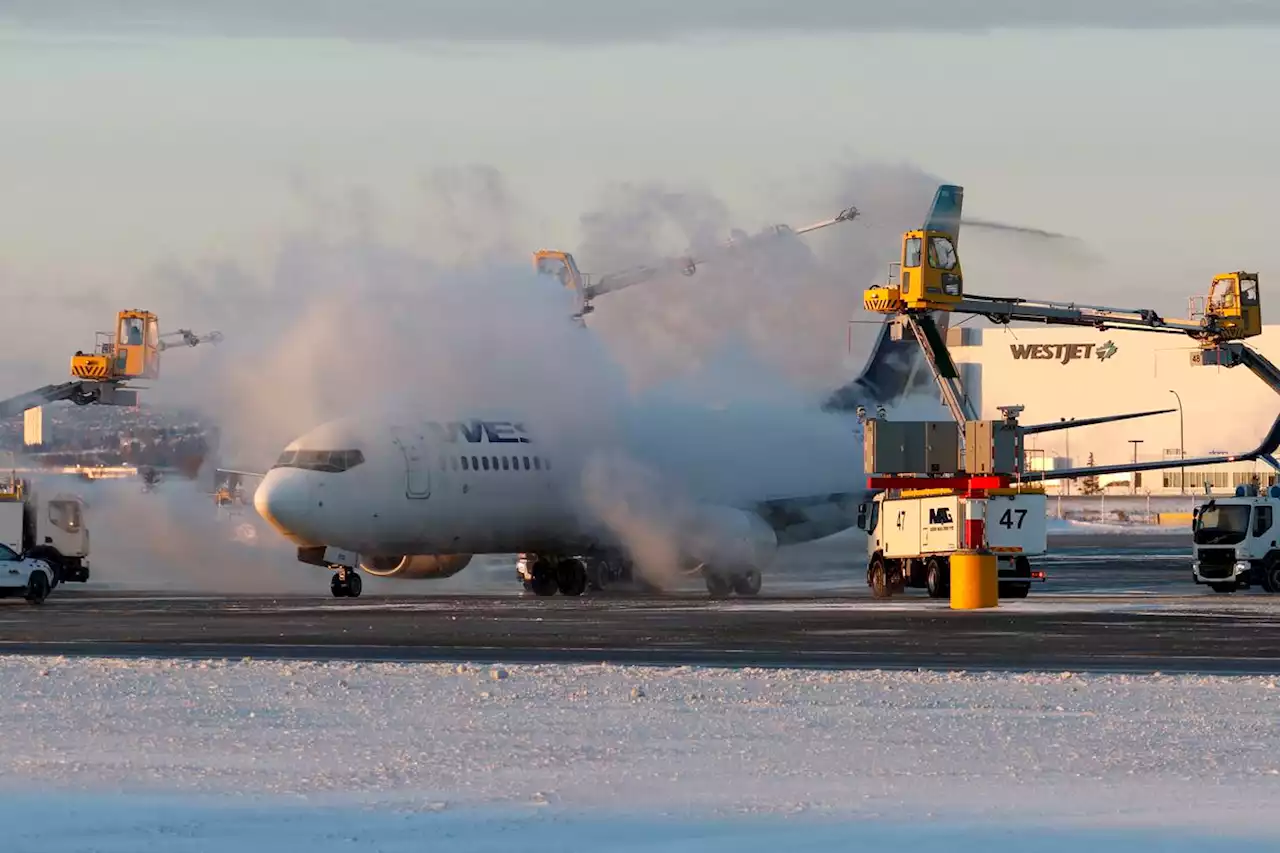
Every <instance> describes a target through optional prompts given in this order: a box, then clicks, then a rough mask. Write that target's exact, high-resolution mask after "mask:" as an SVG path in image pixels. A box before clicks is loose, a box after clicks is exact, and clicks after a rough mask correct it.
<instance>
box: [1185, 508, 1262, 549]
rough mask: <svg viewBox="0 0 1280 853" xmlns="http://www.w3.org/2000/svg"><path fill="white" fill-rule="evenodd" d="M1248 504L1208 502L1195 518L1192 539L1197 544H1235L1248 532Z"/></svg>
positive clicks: (1241, 540) (1242, 539)
mask: <svg viewBox="0 0 1280 853" xmlns="http://www.w3.org/2000/svg"><path fill="white" fill-rule="evenodd" d="M1249 510H1250V507H1249V505H1248V504H1226V505H1225V506H1224V505H1222V504H1210V505H1209V506H1208V507H1206V508H1205V509H1203V510H1201V512H1200V517H1199V518H1198V519H1196V525H1195V532H1194V534H1193V539H1194V541H1195V543H1196V544H1197V545H1235V544H1237V543H1240V542H1243V541H1244V537H1245V534H1247V533H1248V532H1249Z"/></svg>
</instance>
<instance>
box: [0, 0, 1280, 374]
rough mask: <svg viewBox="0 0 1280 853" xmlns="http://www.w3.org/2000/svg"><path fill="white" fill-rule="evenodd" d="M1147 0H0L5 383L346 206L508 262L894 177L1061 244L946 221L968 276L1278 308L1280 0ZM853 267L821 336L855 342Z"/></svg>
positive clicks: (1006, 285)
mask: <svg viewBox="0 0 1280 853" xmlns="http://www.w3.org/2000/svg"><path fill="white" fill-rule="evenodd" d="M1169 6H1170V4H1167V3H1155V2H1133V3H1125V4H1117V3H1112V2H1106V3H1104V2H1092V0H1079V2H1074V3H1071V4H1048V3H1031V2H1013V0H1006V1H1005V2H998V0H986V2H982V0H979V2H973V3H966V4H956V3H944V2H936V0H913V2H895V3H887V2H886V3H857V2H850V0H843V2H840V0H831V1H830V2H825V0H811V2H798V0H797V2H791V3H768V2H763V0H755V1H754V2H748V1H747V0H743V1H742V2H725V0H708V2H704V3H697V4H690V3H677V2H649V3H643V2H632V3H628V4H599V3H587V2H584V0H550V2H545V3H541V4H536V5H535V4H528V3H520V2H516V0H488V2H479V0H477V1H476V2H469V3H466V4H455V3H449V4H446V3H439V2H409V0H382V2H373V0H369V2H364V3H360V4H318V3H314V4H308V3H301V2H286V0H258V2H253V3H250V2H237V0H226V2H220V3H216V4H215V3H203V2H202V3H183V2H161V0H135V2H133V3H130V4H102V3H96V2H92V3H91V2H79V3H76V2H60V3H59V2H49V0H41V2H36V0H16V2H15V0H5V2H3V3H0V104H2V105H3V106H2V107H0V138H2V139H3V140H4V152H5V156H4V157H3V158H0V187H3V188H4V193H3V197H2V198H3V201H0V288H2V289H3V292H5V293H6V294H9V295H10V296H11V297H13V298H14V301H13V303H12V306H11V308H10V310H8V311H6V314H7V316H8V319H9V320H10V323H11V329H12V331H11V334H10V345H11V346H13V347H14V348H15V349H17V350H18V353H17V354H15V355H14V358H13V359H11V360H10V364H15V363H16V364H21V365H23V370H22V371H19V373H20V374H21V376H22V379H21V380H15V381H17V383H18V384H19V385H21V384H22V383H24V382H26V381H27V379H28V378H29V377H30V376H34V375H35V374H36V373H41V375H43V372H49V373H52V374H53V375H50V376H48V377H47V378H45V379H42V380H41V384H42V383H43V382H44V381H54V380H55V379H57V378H59V377H60V376H61V375H62V373H63V372H64V371H65V360H66V356H67V355H68V354H69V353H68V351H67V350H68V348H69V347H72V342H77V341H82V340H83V344H80V343H76V344H74V345H75V346H80V345H84V344H87V343H88V342H89V341H88V336H89V334H90V331H89V328H90V327H92V328H106V326H107V324H108V323H109V322H110V317H111V315H112V314H113V313H114V311H115V310H116V308H118V307H123V306H121V305H120V304H119V303H120V302H121V301H122V300H124V299H126V298H135V297H136V298H138V299H153V300H155V301H156V302H158V303H161V304H164V305H165V306H166V310H172V311H177V312H180V313H181V312H182V311H183V310H184V308H183V303H182V301H181V299H177V298H175V297H174V293H173V282H174V281H175V279H176V278H180V276H177V275H176V274H175V273H174V271H175V270H184V271H187V272H190V271H192V270H199V271H205V272H207V271H208V270H209V269H213V268H226V267H228V265H229V264H230V265H232V266H234V268H235V269H238V270H242V271H247V272H244V273H243V274H244V275H252V274H257V273H262V272H263V271H269V270H270V269H271V268H272V265H273V264H278V263H279V256H278V254H279V247H280V245H281V243H282V241H284V240H286V239H287V238H288V237H289V236H290V235H296V234H297V233H299V232H305V231H307V230H308V229H317V228H323V227H326V226H327V225H328V224H330V223H331V220H333V219H334V218H344V217H345V220H344V221H345V222H346V223H347V224H346V225H345V226H344V227H356V228H371V229H373V228H376V229H377V230H378V233H379V234H382V235H385V236H386V239H394V240H398V241H400V242H402V243H404V244H406V245H412V246H414V247H415V248H423V249H424V251H425V250H426V248H425V247H429V248H430V251H431V252H433V253H435V254H436V255H448V254H449V253H450V252H453V253H458V252H462V251H464V249H465V250H467V251H488V250H490V249H494V248H495V247H496V248H498V249H501V251H503V252H507V253H512V252H515V253H526V254H524V255H523V259H527V252H529V251H532V250H533V249H535V248H542V247H551V246H557V247H563V248H568V249H571V250H572V249H574V248H576V247H578V246H580V245H582V244H583V242H584V241H585V240H587V238H588V237H589V236H590V228H589V223H587V222H586V221H585V220H584V218H583V217H584V214H586V213H588V212H591V211H597V212H598V211H600V210H602V209H607V208H608V206H609V204H610V203H611V202H610V199H611V198H616V197H617V192H618V187H619V186H624V187H625V186H628V185H630V186H632V187H633V188H634V187H636V186H642V187H643V186H654V185H660V186H662V187H665V188H666V190H667V191H669V192H670V193H674V194H685V195H686V196H689V197H696V198H698V199H701V200H702V203H703V204H704V205H710V206H713V207H714V206H718V209H722V211H723V213H722V214H718V218H717V220H716V221H717V223H720V222H721V220H727V221H730V222H731V223H732V224H734V225H735V226H739V227H743V228H745V229H746V230H749V231H754V230H756V229H758V228H760V227H763V226H765V225H768V224H772V223H774V222H788V223H791V224H794V225H799V224H805V223H808V222H812V221H815V220H818V219H822V218H825V217H827V216H830V215H833V214H834V213H835V212H836V211H837V210H839V209H840V208H842V207H844V206H847V205H849V204H854V205H859V206H860V207H861V208H862V211H863V218H864V221H866V220H870V221H872V222H873V223H874V219H875V217H876V215H877V211H876V210H875V209H871V208H868V207H867V206H866V204H867V199H864V198H859V197H858V196H859V189H860V187H863V186H865V185H866V181H865V180H863V181H862V183H859V180H853V179H850V177H849V176H850V175H851V174H852V175H855V176H856V175H862V176H864V178H865V176H866V175H868V174H871V173H874V172H876V171H877V170H880V172H882V173H884V174H899V173H901V174H907V173H911V174H913V175H915V176H916V178H917V179H918V180H917V182H918V181H919V180H925V179H927V181H937V180H947V181H953V182H957V183H961V184H963V185H964V186H965V187H966V211H967V212H968V213H969V214H970V215H972V216H974V217H980V218H984V219H991V220H997V221H1001V222H1009V223H1015V224H1018V225H1024V226H1029V227H1035V228H1043V229H1047V230H1051V231H1054V232H1060V233H1063V234H1067V235H1070V236H1071V237H1072V238H1074V239H1073V240H1072V241H1069V242H1070V245H1069V246H1067V247H1065V248H1064V247H1062V246H1056V247H1055V245H1053V244H1051V243H1045V242H1041V243H1036V242H1035V241H1033V240H1029V241H1024V242H1020V241H1018V240H1014V239H1012V238H1009V237H1008V236H1000V235H993V234H982V233H980V232H977V231H974V232H972V236H968V235H966V237H965V238H964V245H963V248H962V255H963V257H964V261H965V269H966V273H967V275H968V282H969V284H968V288H969V289H970V290H971V291H972V292H981V293H1000V294H1007V295H1014V294H1016V295H1023V296H1035V297H1040V298H1060V299H1065V298H1074V299H1081V300H1083V299H1089V300H1092V301H1096V302H1102V303H1103V304H1109V305H1117V306H1129V305H1132V304H1135V302H1136V304H1137V305H1144V306H1145V305H1151V306H1152V307H1156V308H1158V309H1160V310H1164V311H1169V312H1173V313H1179V314H1181V313H1182V312H1183V311H1184V310H1185V305H1186V297H1187V296H1189V295H1193V294H1198V293H1201V292H1202V291H1204V290H1205V289H1206V287H1207V284H1208V280H1209V278H1210V277H1211V276H1212V274H1213V273H1215V272H1219V271H1223V270H1227V269H1239V268H1244V269H1256V270H1258V271H1260V272H1261V273H1262V276H1263V294H1264V296H1263V300H1264V305H1266V304H1268V303H1267V297H1266V293H1267V281H1268V280H1269V278H1268V276H1269V274H1270V270H1271V269H1273V268H1274V265H1273V264H1272V263H1271V262H1272V260H1273V259H1274V257H1275V250H1274V248H1273V246H1274V241H1273V239H1271V235H1270V233H1269V226H1270V224H1271V222H1272V221H1273V217H1272V216H1271V213H1272V209H1273V208H1272V199H1273V198H1274V197H1276V196H1277V194H1278V192H1280V166H1277V164H1276V163H1275V158H1274V154H1273V153H1272V152H1271V151H1270V142H1269V141H1270V140H1272V139H1274V138H1276V136H1277V133H1278V131H1280V117H1277V115H1276V113H1275V111H1273V110H1267V109H1259V106H1260V105H1263V104H1266V103H1269V102H1270V99H1271V90H1272V86H1271V85H1269V83H1268V81H1274V80H1277V79H1280V64H1278V63H1280V60H1277V59H1276V58H1275V57H1277V56H1280V4H1278V3H1273V2H1267V3H1263V2H1254V3H1248V2H1225V0H1217V2H1185V3H1179V4H1176V5H1174V6H1173V7H1172V8H1169ZM1121 7H1123V8H1121ZM895 170H897V171H896V172H895ZM460 176H461V177H460ZM927 181H926V183H927ZM912 192H916V190H915V188H914V187H913V188H912ZM611 193H612V194H613V195H611ZM914 197H915V196H913V198H914ZM873 206H874V205H873ZM708 209H710V208H708ZM352 222H354V223H355V224H354V225H352V224H351V223H352ZM464 222H465V224H466V227H465V229H463V226H462V225H460V224H459V223H464ZM852 227H862V226H860V225H855V226H852ZM464 230H465V233H464ZM724 236H727V234H726V235H724ZM822 239H823V240H836V239H840V238H838V237H834V236H833V237H826V236H824V237H823V238H822ZM667 242H668V243H669V244H670V245H669V246H668V248H670V249H671V250H679V249H681V248H683V246H680V245H677V244H678V243H679V238H678V237H672V238H668V241H667ZM477 246H478V247H479V248H478V249H477ZM886 251H887V257H892V256H893V254H894V252H895V246H894V245H892V243H889V244H888V245H887V247H886ZM608 256H609V252H608V251H597V252H595V253H594V257H583V258H580V260H583V261H584V265H585V266H587V267H588V268H589V269H598V267H594V266H592V262H595V263H598V264H603V263H606V261H607V260H608ZM203 281H204V284H203V285H202V286H204V287H206V289H208V288H210V287H215V286H216V282H217V281H218V278H217V276H212V277H210V276H208V275H205V276H204V279H203ZM210 281H212V282H215V284H210V283H209V282H210ZM868 283H869V282H866V281H853V282H850V285H849V287H850V290H849V293H850V302H849V306H850V309H849V317H848V318H845V317H831V318H830V323H831V327H832V328H831V329H827V330H824V331H823V334H826V335H828V336H829V337H830V338H831V339H832V340H833V341H838V342H840V343H843V341H844V335H845V324H846V321H847V319H857V310H856V306H857V304H858V303H859V302H860V299H859V298H858V296H857V295H858V293H859V292H860V289H861V288H862V287H864V286H866V284H868ZM166 288H167V289H166ZM203 296H204V298H205V300H206V301H207V300H209V299H216V298H217V293H216V291H211V292H206V293H205V294H204V295H203ZM141 307H148V306H145V305H144V306H141ZM197 307H198V305H197V303H196V302H193V303H191V305H190V306H189V310H190V311H191V312H192V313H195V312H196V311H197ZM1264 310H1265V309H1264ZM602 313H603V312H602ZM1269 314H1270V312H1269V311H1267V312H1266V314H1264V317H1269ZM51 318H56V319H51ZM200 319H201V318H200V317H199V316H189V315H188V316H181V317H177V316H175V317H173V318H172V319H169V316H168V315H165V316H162V322H164V323H165V325H166V327H167V328H173V327H174V326H175V325H186V326H198V325H199V323H200ZM864 319H865V318H864ZM7 384H8V383H5V382H0V386H3V385H7ZM0 390H5V388H2V387H0ZM8 390H13V391H15V392H16V391H17V390H21V388H16V387H15V388H12V389H8Z"/></svg>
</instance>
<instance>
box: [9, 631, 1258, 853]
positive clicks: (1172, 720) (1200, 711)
mask: <svg viewBox="0 0 1280 853" xmlns="http://www.w3.org/2000/svg"><path fill="white" fill-rule="evenodd" d="M0 683H3V684H4V685H5V689H4V690H3V691H2V695H0V715H2V717H3V719H4V720H5V723H6V729H7V731H9V732H10V733H18V736H11V737H8V738H6V739H4V740H3V741H0V789H8V790H10V791H18V792H24V793H25V792H30V791H32V790H33V789H35V790H38V791H57V792H58V793H57V794H56V798H55V799H54V800H52V801H51V802H54V803H56V804H57V805H56V809H57V811H56V816H57V818H56V819H55V820H52V821H46V820H44V819H41V820H39V821H38V822H36V823H31V822H29V821H28V822H25V826H24V829H23V831H24V832H25V833H27V835H25V836H24V837H26V838H28V839H30V838H34V837H35V836H33V835H31V833H33V832H36V831H37V830H43V831H50V832H52V831H53V829H52V828H51V827H54V826H58V825H60V824H62V823H64V818H65V817H66V815H67V811H66V810H67V808H68V807H69V806H70V805H73V804H75V803H77V802H87V801H82V800H81V799H78V798H76V797H72V796H71V795H72V794H73V793H75V792H79V793H81V794H103V793H106V792H113V793H116V794H120V795H126V796H129V797H132V798H137V799H134V800H131V801H133V802H137V803H147V802H151V800H149V799H148V798H150V797H153V796H155V795H157V794H160V793H163V794H167V795H175V796H183V797H188V796H194V797H201V796H209V797H215V798H218V799H219V800H222V799H224V798H226V797H235V798H238V799H239V800H240V801H241V803H242V804H243V805H244V806H246V807H247V806H260V805H262V804H263V803H266V802H273V801H274V800H273V799H270V798H286V799H290V800H294V801H296V802H301V803H304V804H305V805H307V806H309V807H312V808H321V809H327V808H349V807H361V806H377V807H378V808H381V809H400V810H404V811H407V812H411V813H421V812H432V813H435V812H445V813H449V814H452V813H454V812H456V811H459V810H463V811H465V810H468V809H483V810H486V811H488V812H489V813H493V810H495V809H497V810H499V811H500V812H501V813H504V814H510V813H513V811H518V810H520V809H524V808H532V809H535V810H537V811H540V812H542V813H543V814H544V815H558V816H560V817H561V818H564V819H568V818H569V817H572V816H574V815H575V814H577V815H581V814H584V813H587V812H590V811H599V810H601V809H610V810H614V811H623V812H627V813H629V814H631V815H637V814H644V815H663V816H667V817H669V818H673V819H674V818H683V819H689V820H699V821H705V820H710V819H728V818H733V817H737V816H741V815H751V816H754V817H760V818H776V817H779V816H786V815H802V816H805V817H806V818H807V819H810V820H816V819H823V820H849V819H857V820H878V821H886V820H888V821H902V820H906V821H910V820H912V819H914V818H917V817H918V818H920V819H924V818H929V819H931V820H938V821H942V822H944V823H953V822H956V821H978V822H979V823H981V822H983V821H993V820H998V821H999V822H1000V823H1001V825H1004V826H1012V825H1013V824H1014V823H1016V822H1017V821H1020V820H1034V821H1035V822H1036V823H1037V825H1041V826H1051V827H1055V828H1080V827H1092V826H1095V825H1099V824H1103V825H1107V826H1109V827H1111V828H1118V827H1148V828H1149V827H1162V828H1164V829H1170V828H1173V827H1186V828H1187V829H1189V830H1194V831H1195V832H1211V831H1213V832H1228V831H1230V832H1237V833H1244V832H1250V833H1254V834H1257V833H1263V834H1267V835H1269V837H1272V841H1273V843H1274V842H1275V841H1276V840H1277V839H1276V836H1280V824H1278V823H1277V821H1275V820H1274V817H1273V816H1272V815H1273V812H1272V810H1271V804H1272V803H1273V802H1275V800H1276V798H1277V797H1278V796H1280V728H1277V727H1276V726H1275V725H1274V719H1275V716H1276V714H1277V710H1278V709H1280V691H1277V684H1278V683H1280V679H1278V678H1276V677H1266V678H1229V677H1207V676H1205V677H1190V676H1188V677H1161V676H1153V677H1133V676H1106V677H1103V676H1089V677H1081V676H1076V675H1072V674H1070V673H1062V674H1041V675H997V674H991V675H965V674H935V673H926V672H908V673H885V672H874V671H872V672H811V671H795V670H782V671H775V670H767V671H766V670H752V669H744V670H723V669H702V668H689V667H685V668H675V669H662V668H648V667H620V666H550V665H545V666H533V665H529V666H523V665H522V666H512V667H505V668H504V667H468V666H453V665H442V664H395V663H308V662H298V663H294V662H288V663H285V662H257V661H240V662H223V661H208V662H199V661H172V660H153V661H133V660H117V659H83V660H78V659H62V658H38V657H32V658H25V657H0ZM0 802H4V803H8V805H6V806H5V807H6V808H11V807H13V806H12V803H14V802H17V801H16V800H11V799H10V800H6V799H5V798H0ZM1188 803H1196V806H1195V808H1188V807H1187V804H1188ZM219 807H221V806H219ZM84 808H86V809H89V808H90V806H89V805H86V806H84ZM139 808H141V811H139V809H131V810H127V811H120V810H118V809H117V810H116V815H115V817H113V818H112V821H120V822H124V823H125V824H128V823H129V822H130V821H134V820H138V821H144V822H145V821H152V822H153V823H154V821H156V820H160V819H161V818H160V817H158V816H157V814H153V809H152V808H151V807H149V806H148V807H146V808H142V807H139ZM26 814H31V812H26ZM163 815H164V820H173V821H176V822H177V824H178V825H179V826H180V827H181V826H185V824H183V823H182V820H183V818H181V817H180V815H181V812H180V811H172V810H170V809H169V808H167V807H166V808H165V809H164V810H163ZM279 819H280V820H282V821H284V820H286V817H283V816H282V817H280V818H279ZM192 820H193V821H196V818H192ZM201 820H203V819H201ZM237 820H239V819H238V818H237ZM351 820H352V821H353V824H352V825H357V824H359V820H360V819H358V818H352V819H351ZM288 821H293V818H288ZM19 822H20V823H22V821H19ZM286 822H287V821H286ZM214 823H215V824H219V825H218V826H217V827H215V828H216V829H217V831H218V832H220V833H223V834H224V835H225V836H226V837H227V838H229V839H230V838H233V837H234V832H235V829H234V827H233V826H230V825H222V824H234V823H235V821H218V820H215V821H214ZM298 824H302V825H307V826H308V830H307V832H309V833H312V835H314V834H315V833H320V832H322V827H323V826H326V825H327V826H334V824H332V823H330V824H326V823H325V822H324V821H318V822H315V823H314V824H313V823H312V822H310V819H302V818H299V819H297V823H296V824H294V823H291V824H290V825H291V826H296V825H298ZM9 825H10V826H13V825H14V824H12V823H10V824H9ZM200 825H202V826H203V825H204V824H200ZM409 825H410V824H409V823H402V824H399V826H409ZM63 829H66V831H67V832H72V831H73V829H74V828H73V827H71V826H70V824H68V826H67V827H62V826H58V830H59V831H62V830H63ZM393 829H394V827H393ZM157 831H158V830H157ZM290 831H292V830H290ZM333 831H334V832H336V833H337V834H338V835H342V834H343V832H345V831H346V830H342V831H341V832H339V831H338V830H336V829H335V830H333ZM859 831H860V832H861V830H859ZM121 832H122V833H125V835H128V834H129V833H128V832H125V830H123V829H122V830H121ZM129 832H132V830H129ZM815 832H816V830H815ZM182 834H183V830H181V829H180V830H179V831H177V836H179V837H180V836H182ZM515 835H516V837H517V838H518V841H516V840H512V841H511V842H510V843H511V844H515V845H516V846H518V847H520V849H538V848H536V847H535V848H529V847H527V846H525V842H526V839H525V837H524V835H523V831H521V832H520V833H516V834H515ZM220 837H221V836H220ZM303 837H307V838H310V837H312V836H311V835H305V834H304V836H303ZM820 837H821V836H814V838H815V839H817V838H820ZM627 839H628V836H627V834H626V833H619V834H617V835H615V836H614V837H613V840H614V841H617V842H619V844H620V845H621V846H614V848H613V849H627V847H626V844H625V843H622V842H623V841H624V840H627ZM99 841H102V842H103V843H101V844H99V843H98V842H99ZM177 842H178V838H174V839H173V843H174V844H176V843H177ZM419 842H421V838H419ZM405 843H408V842H407V841H406V842H405ZM813 843H814V844H817V843H819V842H818V841H817V840H815V841H813ZM939 843H942V842H941V841H940V842H939ZM231 844H232V842H231V841H228V847H227V849H231ZM236 844H237V846H235V848H234V849H236V851H237V853H247V850H248V848H246V847H243V846H239V844H238V842H237V843H236ZM95 845H96V846H95V849H99V850H109V849H117V848H110V847H108V846H106V841H105V839H100V838H98V837H97V834H95ZM300 846H301V845H300V844H294V843H291V844H290V849H297V848H298V847H300ZM13 849H14V848H13V847H12V846H11V845H10V844H8V843H6V845H5V850H6V851H9V850H13ZM30 849H35V848H34V847H33V848H30ZM39 849H42V850H45V849H49V848H48V847H43V846H42V847H40V848H39ZM69 849H70V848H69ZM120 849H123V848H120ZM165 849H166V850H179V849H182V848H179V847H175V846H172V844H171V839H170V836H166V840H165ZM201 849H208V848H207V847H206V848H201ZM310 849H311V850H312V853H315V851H317V850H319V849H321V848H319V847H312V848H310ZM383 849H399V848H387V847H384V848H383ZM481 849H492V848H491V847H484V846H483V845H482V846H481ZM636 849H648V848H643V847H637V848H636ZM740 849H741V848H740ZM761 849H762V848H761ZM938 849H941V848H938ZM1041 849H1047V848H1041ZM1162 849H1169V848H1167V847H1166V848H1162ZM1197 849H1205V848H1203V847H1200V848H1197Z"/></svg>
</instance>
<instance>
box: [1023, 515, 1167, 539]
mask: <svg viewBox="0 0 1280 853" xmlns="http://www.w3.org/2000/svg"><path fill="white" fill-rule="evenodd" d="M1045 530H1046V531H1047V532H1049V533H1125V534H1130V535H1136V534H1143V535H1149V534H1153V533H1156V534H1160V533H1163V534H1169V535H1173V536H1186V535H1187V528H1186V527H1178V526H1170V525H1159V524H1102V523H1101V522H1097V521H1076V520H1074V519H1070V518H1049V519H1046V520H1045Z"/></svg>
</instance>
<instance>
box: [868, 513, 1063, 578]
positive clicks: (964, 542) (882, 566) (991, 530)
mask: <svg viewBox="0 0 1280 853" xmlns="http://www.w3.org/2000/svg"><path fill="white" fill-rule="evenodd" d="M858 527H859V529H861V530H865V531H866V532H867V558H868V559H867V585H868V586H870V587H871V591H872V593H873V594H874V595H875V596H876V597H877V598H886V597H888V596H890V595H892V594H893V593H894V592H899V591H901V590H903V589H904V588H906V587H914V588H921V587H923V588H924V589H926V590H928V593H929V596H930V597H931V598H944V597H946V596H947V595H949V594H950V590H951V585H950V580H951V578H950V573H951V566H950V558H951V555H952V554H953V553H955V552H956V551H960V550H963V549H965V548H970V547H975V546H977V545H979V544H980V545H983V546H985V547H986V548H987V550H989V551H991V552H993V553H994V554H996V556H997V559H998V560H999V566H1000V597H1001V598H1026V597H1027V594H1028V593H1029V592H1030V591H1031V583H1032V581H1033V580H1041V581H1043V580H1044V572H1042V571H1034V570H1033V569H1032V568H1031V561H1030V560H1029V559H1028V558H1030V557H1035V556H1039V555H1042V554H1044V553H1045V552H1046V550H1047V544H1048V543H1047V541H1046V535H1047V534H1046V531H1045V496H1044V493H1043V492H1028V491H1013V490H1009V491H1005V490H1001V491H999V492H993V493H990V494H989V495H988V496H987V497H982V498H966V497H963V496H961V495H957V494H955V493H954V492H947V491H922V492H904V493H903V494H902V495H901V496H890V494H889V493H887V492H881V493H880V494H878V495H876V496H875V498H874V499H873V500H872V502H871V504H870V505H867V504H862V505H860V506H859V507H858Z"/></svg>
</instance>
